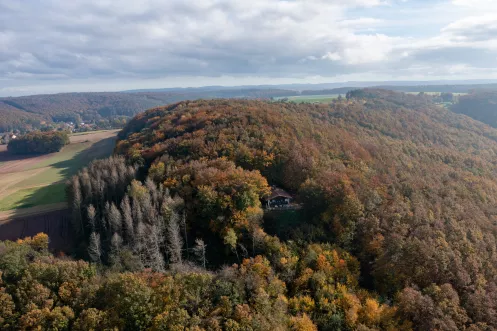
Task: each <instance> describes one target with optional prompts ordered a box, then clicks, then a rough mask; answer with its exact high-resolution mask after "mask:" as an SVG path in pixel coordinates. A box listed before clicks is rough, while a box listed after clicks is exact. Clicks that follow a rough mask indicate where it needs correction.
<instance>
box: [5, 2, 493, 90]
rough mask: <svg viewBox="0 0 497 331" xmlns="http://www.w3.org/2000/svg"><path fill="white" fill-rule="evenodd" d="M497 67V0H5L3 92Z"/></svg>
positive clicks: (408, 76) (450, 73)
mask: <svg viewBox="0 0 497 331" xmlns="http://www.w3.org/2000/svg"><path fill="white" fill-rule="evenodd" d="M440 79H449V80H455V79H457V80H460V79H497V1H496V0H188V1H185V0H69V1H68V0H23V1H19V0H0V96H16V95H28V94H40V93H58V92H69V91H76V92H83V91H118V90H127V89H144V88H165V87H188V86H205V85H257V84H286V83H299V84H301V83H332V82H346V81H386V80H440Z"/></svg>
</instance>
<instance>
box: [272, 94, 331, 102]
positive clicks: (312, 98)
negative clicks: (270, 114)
mask: <svg viewBox="0 0 497 331" xmlns="http://www.w3.org/2000/svg"><path fill="white" fill-rule="evenodd" d="M338 96H339V94H328V95H297V96H293V97H279V98H276V100H282V99H287V100H288V102H295V103H329V102H332V101H333V100H334V99H337V98H338Z"/></svg>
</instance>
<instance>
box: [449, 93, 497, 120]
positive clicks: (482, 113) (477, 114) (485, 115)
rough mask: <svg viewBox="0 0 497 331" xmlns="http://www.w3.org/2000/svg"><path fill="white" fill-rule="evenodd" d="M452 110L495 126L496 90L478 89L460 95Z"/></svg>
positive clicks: (496, 113)
mask: <svg viewBox="0 0 497 331" xmlns="http://www.w3.org/2000/svg"><path fill="white" fill-rule="evenodd" d="M451 109H452V111H454V112H456V113H460V114H464V115H467V116H469V117H471V118H474V119H476V120H478V121H481V122H483V123H487V124H488V125H490V126H493V127H497V91H491V90H488V91H487V90H480V91H475V92H474V93H471V94H468V95H464V96H460V97H459V102H458V103H456V104H454V105H453V106H452V108H451Z"/></svg>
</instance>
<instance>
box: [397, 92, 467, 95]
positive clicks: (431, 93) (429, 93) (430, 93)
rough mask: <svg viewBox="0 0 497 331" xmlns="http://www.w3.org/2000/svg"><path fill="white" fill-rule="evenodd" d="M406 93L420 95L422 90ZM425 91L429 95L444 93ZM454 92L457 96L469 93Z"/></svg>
mask: <svg viewBox="0 0 497 331" xmlns="http://www.w3.org/2000/svg"><path fill="white" fill-rule="evenodd" d="M405 93H407V94H415V95H418V94H419V93H420V92H405ZM423 93H424V94H427V95H440V94H442V92H423ZM451 93H452V92H451ZM452 94H453V95H455V96H459V95H467V94H468V93H452Z"/></svg>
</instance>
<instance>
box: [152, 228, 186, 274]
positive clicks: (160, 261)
mask: <svg viewBox="0 0 497 331" xmlns="http://www.w3.org/2000/svg"><path fill="white" fill-rule="evenodd" d="M149 229H150V230H149V233H148V235H147V242H146V244H145V250H146V252H147V260H148V266H149V267H150V268H152V270H154V271H159V272H161V271H164V269H165V265H164V256H162V253H161V250H160V246H161V242H162V241H163V234H162V233H161V231H160V230H159V229H158V228H157V227H156V226H155V225H152V226H150V227H149ZM180 254H181V252H180ZM180 262H181V261H180Z"/></svg>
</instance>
